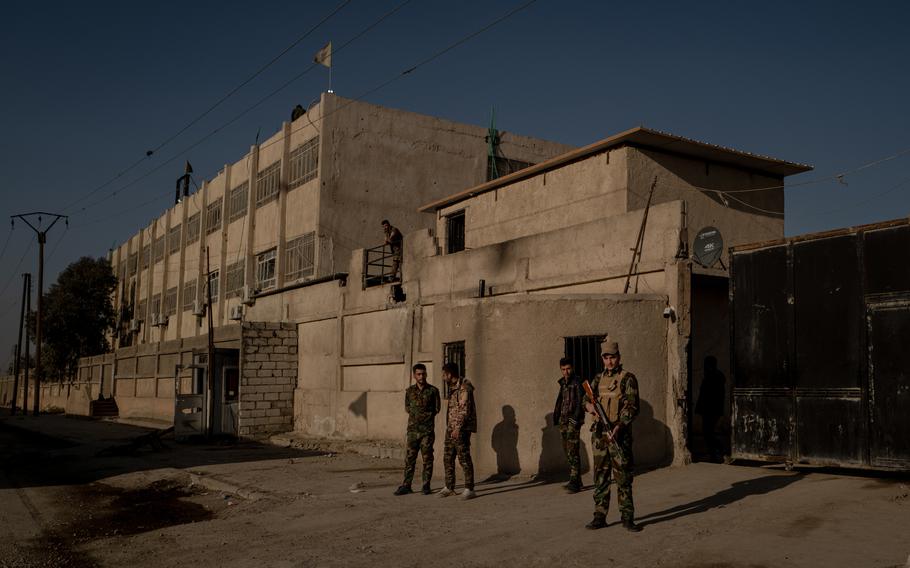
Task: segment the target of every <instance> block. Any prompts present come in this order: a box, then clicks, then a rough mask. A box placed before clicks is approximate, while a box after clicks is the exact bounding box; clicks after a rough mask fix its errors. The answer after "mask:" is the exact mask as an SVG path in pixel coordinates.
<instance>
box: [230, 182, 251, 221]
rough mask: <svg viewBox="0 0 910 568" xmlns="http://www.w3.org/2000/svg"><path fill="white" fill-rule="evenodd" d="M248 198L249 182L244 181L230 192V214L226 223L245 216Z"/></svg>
mask: <svg viewBox="0 0 910 568" xmlns="http://www.w3.org/2000/svg"><path fill="white" fill-rule="evenodd" d="M249 196H250V182H248V181H245V182H243V183H241V184H240V185H238V186H237V187H235V188H234V189H232V190H231V203H230V205H231V213H230V215H229V216H228V223H230V222H231V221H236V220H237V219H239V218H241V217H243V216H244V215H246V204H247V200H248V199H249Z"/></svg>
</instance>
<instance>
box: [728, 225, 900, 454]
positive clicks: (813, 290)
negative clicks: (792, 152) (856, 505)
mask: <svg viewBox="0 0 910 568" xmlns="http://www.w3.org/2000/svg"><path fill="white" fill-rule="evenodd" d="M732 258H733V261H732V269H731V270H732V278H731V280H732V286H731V289H730V301H731V311H730V313H731V314H732V317H731V345H732V375H733V440H732V452H733V457H734V458H746V459H760V460H773V461H783V462H788V463H812V464H821V465H838V466H849V467H861V468H876V469H879V468H881V469H910V347H908V345H910V340H908V338H910V262H908V258H910V225H908V223H907V221H906V220H901V221H893V222H888V223H879V224H876V225H868V226H863V227H856V228H850V229H844V230H840V231H831V232H828V233H820V234H816V235H808V236H804V237H796V238H792V239H788V240H786V241H778V242H774V243H766V244H761V245H750V246H746V247H739V248H737V249H734V250H733V255H732Z"/></svg>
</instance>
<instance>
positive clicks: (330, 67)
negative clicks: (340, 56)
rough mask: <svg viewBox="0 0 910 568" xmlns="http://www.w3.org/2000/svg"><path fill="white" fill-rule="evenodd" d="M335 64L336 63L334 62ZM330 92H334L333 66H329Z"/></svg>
mask: <svg viewBox="0 0 910 568" xmlns="http://www.w3.org/2000/svg"><path fill="white" fill-rule="evenodd" d="M332 63H334V61H333V62H332ZM329 92H330V93H331V92H332V66H331V65H329Z"/></svg>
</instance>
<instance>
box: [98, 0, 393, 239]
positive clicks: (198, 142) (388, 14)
mask: <svg viewBox="0 0 910 568" xmlns="http://www.w3.org/2000/svg"><path fill="white" fill-rule="evenodd" d="M410 1H411V0H404V1H403V2H400V3H399V4H398V5H396V6H395V7H394V8H392V9H391V10H389V11H388V12H386V13H384V14H383V15H382V16H380V17H379V18H378V19H377V20H375V21H374V22H373V23H371V24H370V25H368V26H367V27H366V28H364V29H363V30H361V31H360V32H358V33H357V34H355V35H354V36H353V37H351V38H350V39H348V40H347V41H345V42H344V43H342V44H341V45H340V46H338V47H337V48H333V49H332V55H335V54H337V53H339V52H341V51H343V50H344V49H345V48H346V47H348V46H349V45H350V44H352V43H353V42H354V41H356V40H358V39H360V38H361V37H363V36H364V35H365V34H367V33H368V32H370V31H371V30H372V29H373V28H375V27H376V26H378V25H379V24H381V23H382V22H383V21H385V20H386V19H388V18H389V17H391V16H392V15H394V14H395V13H397V12H398V11H399V10H401V9H402V8H403V7H404V6H406V5H407V4H409V3H410ZM320 65H321V64H319V63H312V64H310V65H309V66H308V67H307V68H306V69H304V70H303V71H301V72H300V73H298V74H297V75H295V76H294V77H292V78H291V79H289V80H288V81H285V82H284V83H282V84H281V85H280V86H279V87H278V88H276V89H273V90H272V91H271V92H269V93H268V94H267V95H265V96H264V97H262V98H260V99H259V100H257V101H256V102H255V103H253V104H252V105H250V106H249V107H247V108H246V109H244V110H243V111H241V112H240V113H238V114H237V115H235V116H234V117H233V118H231V119H230V120H228V121H227V122H225V123H223V124H221V125H220V126H218V127H217V128H215V129H214V130H212V131H211V132H209V133H208V134H206V135H204V136H203V137H202V138H200V139H198V140H196V141H195V142H193V143H192V144H190V145H189V146H187V147H185V148H183V149H182V150H180V151H179V152H177V153H176V154H174V155H172V156H171V157H170V158H168V159H167V160H165V161H164V162H162V163H160V164H158V166H156V167H154V168H152V169H151V170H148V171H146V172H145V173H143V174H142V175H140V176H139V177H137V178H135V179H133V180H132V181H130V182H128V183H127V184H125V185H123V186H121V187H119V188H118V189H116V190H114V191H113V192H111V193H110V194H107V195H105V196H104V197H102V198H100V199H97V200H95V201H93V202H91V203H89V204H88V205H86V206H84V207H82V208H81V209H80V212H82V211H85V210H86V209H89V208H91V207H94V206H95V205H98V204H100V203H104V202H106V201H108V200H109V199H110V198H112V197H114V196H116V195H117V194H118V193H119V192H121V191H123V190H125V189H128V188H130V187H132V186H133V185H135V184H136V183H138V182H140V181H142V180H144V179H145V178H147V177H149V176H150V175H152V174H154V173H156V172H158V171H159V170H161V169H162V168H163V167H164V166H167V165H169V164H171V163H172V162H174V161H175V160H178V159H180V158H182V157H183V156H185V155H186V153H187V152H189V151H190V150H192V149H194V148H196V147H197V146H199V145H201V144H203V143H204V142H206V141H207V140H209V139H210V138H212V137H213V136H215V135H216V134H218V133H219V132H221V131H222V130H223V129H225V128H227V127H228V126H230V125H232V124H234V123H235V122H237V121H238V120H240V119H241V118H243V117H244V116H246V115H247V114H249V113H250V112H252V111H253V110H255V109H256V108H258V107H259V106H260V105H262V104H263V103H264V102H266V101H267V100H269V99H270V98H272V97H274V96H275V95H277V94H278V93H280V92H281V91H283V90H284V89H286V88H287V87H289V86H291V85H292V84H293V83H295V82H296V81H297V80H299V79H300V78H301V77H303V76H304V75H306V74H307V73H309V72H310V71H312V70H313V69H315V68H316V67H319V66H320ZM281 139H282V138H281V137H279V138H278V140H281ZM273 143H274V142H273ZM270 145H271V144H266V145H263V146H262V147H263V148H265V147H268V146H270ZM169 193H170V192H168V194H169ZM163 195H167V194H162V196H163ZM157 199H160V197H154V198H152V199H150V200H148V201H146V202H144V203H142V204H140V205H137V206H134V207H130V208H128V209H126V210H124V212H129V211H132V210H134V209H136V208H137V207H139V206H142V205H147V204H148V203H151V202H152V201H155V200H157ZM93 222H94V221H89V223H93Z"/></svg>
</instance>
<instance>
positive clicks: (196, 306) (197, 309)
mask: <svg viewBox="0 0 910 568" xmlns="http://www.w3.org/2000/svg"><path fill="white" fill-rule="evenodd" d="M193 315H194V316H196V317H199V318H201V317H202V316H204V315H205V302H200V301H199V300H193Z"/></svg>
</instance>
